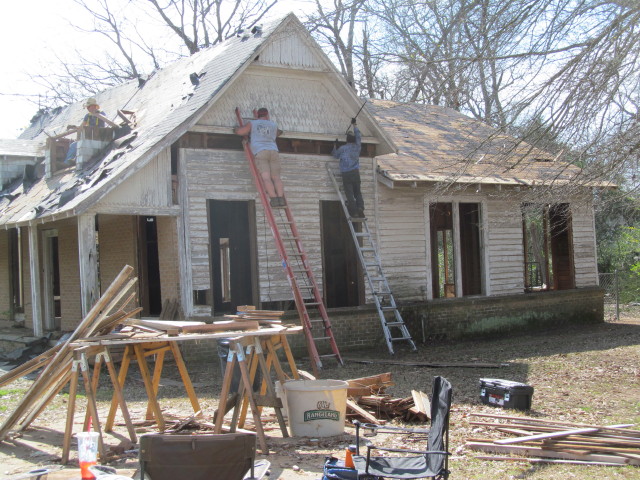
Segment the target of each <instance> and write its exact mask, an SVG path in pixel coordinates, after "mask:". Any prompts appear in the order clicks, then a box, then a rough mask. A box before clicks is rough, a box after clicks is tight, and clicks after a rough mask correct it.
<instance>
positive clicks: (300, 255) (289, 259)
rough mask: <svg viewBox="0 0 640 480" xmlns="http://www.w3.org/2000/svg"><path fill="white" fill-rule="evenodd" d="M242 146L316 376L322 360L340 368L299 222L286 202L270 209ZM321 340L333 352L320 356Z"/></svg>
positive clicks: (250, 157) (246, 143) (249, 154)
mask: <svg viewBox="0 0 640 480" xmlns="http://www.w3.org/2000/svg"><path fill="white" fill-rule="evenodd" d="M236 117H237V118H238V124H239V125H240V126H241V127H242V126H243V125H244V123H243V121H242V116H241V115H240V109H239V108H237V107H236ZM242 143H243V145H244V152H245V154H246V155H247V160H249V169H250V170H251V174H252V175H253V180H254V181H255V184H256V188H257V190H258V193H259V194H260V200H261V201H262V206H263V207H264V213H265V215H266V217H267V221H268V222H269V226H270V227H271V233H272V234H273V238H274V240H275V241H276V247H277V248H278V253H279V254H280V258H281V259H282V266H283V268H284V271H285V273H286V275H287V279H288V280H289V285H290V286H291V291H292V292H293V298H294V300H295V302H296V308H297V310H298V316H299V317H300V323H301V324H302V327H303V331H304V334H305V339H306V341H307V350H308V351H309V355H310V356H311V360H312V368H313V370H314V373H316V374H317V372H318V370H319V369H321V368H322V358H323V357H334V358H335V359H336V360H337V361H338V363H339V364H340V365H343V361H342V357H341V356H340V352H339V351H338V345H337V344H336V340H335V337H334V336H333V330H332V328H331V322H330V321H329V316H328V315H327V309H326V307H325V305H324V302H323V300H322V295H320V290H319V289H318V285H317V283H316V280H315V278H314V276H313V272H312V271H311V267H310V266H309V262H308V259H307V254H306V253H305V251H304V248H303V247H302V240H301V239H300V235H299V234H298V228H297V227H296V222H295V221H294V219H293V214H292V213H291V209H290V208H289V202H285V206H283V207H272V206H271V203H270V199H269V196H268V195H267V193H266V191H265V189H264V185H263V184H262V177H261V176H260V172H259V171H258V168H257V167H256V161H255V158H254V156H253V153H252V152H251V148H250V147H249V141H248V137H246V136H245V137H244V140H243V142H242ZM274 210H275V211H277V212H278V216H277V217H276V215H274ZM283 212H284V215H283ZM281 232H283V233H281ZM303 290H304V293H303ZM312 307H313V308H316V309H317V310H318V313H319V314H320V319H313V320H312V319H311V318H310V317H309V311H308V309H309V308H312ZM314 324H315V325H316V326H320V327H321V329H322V334H321V335H320V336H315V337H314V336H313V332H314V330H315V331H316V332H318V328H317V327H316V328H315V329H314ZM320 341H328V342H329V345H330V347H331V351H332V352H333V353H330V354H326V355H319V354H318V348H317V345H316V342H320Z"/></svg>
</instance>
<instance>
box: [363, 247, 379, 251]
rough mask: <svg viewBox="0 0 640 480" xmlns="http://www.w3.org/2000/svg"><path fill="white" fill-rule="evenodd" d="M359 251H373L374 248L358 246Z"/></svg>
mask: <svg viewBox="0 0 640 480" xmlns="http://www.w3.org/2000/svg"><path fill="white" fill-rule="evenodd" d="M360 251H361V252H375V251H376V249H375V248H371V247H362V248H360Z"/></svg>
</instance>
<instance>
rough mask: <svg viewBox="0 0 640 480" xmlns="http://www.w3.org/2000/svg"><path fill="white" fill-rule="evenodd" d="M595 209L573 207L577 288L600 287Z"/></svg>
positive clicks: (580, 204)
mask: <svg viewBox="0 0 640 480" xmlns="http://www.w3.org/2000/svg"><path fill="white" fill-rule="evenodd" d="M593 218H594V217H593V207H592V205H591V204H584V203H579V202H576V203H574V204H572V206H571V226H572V232H573V258H574V269H575V281H576V287H578V288H580V287H587V286H593V285H598V265H597V261H596V258H597V252H596V242H595V231H594V223H593V222H594V220H593Z"/></svg>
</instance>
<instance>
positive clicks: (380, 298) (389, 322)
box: [327, 164, 416, 355]
mask: <svg viewBox="0 0 640 480" xmlns="http://www.w3.org/2000/svg"><path fill="white" fill-rule="evenodd" d="M327 171H328V172H329V177H330V178H331V181H332V182H333V186H334V187H335V189H336V193H337V194H338V197H339V198H340V203H341V204H342V211H343V212H344V215H345V217H346V218H347V219H349V220H350V221H348V222H347V223H348V224H349V230H350V231H351V236H352V237H353V242H354V244H355V246H356V250H357V251H358V258H359V259H360V265H362V270H363V271H364V273H365V276H366V277H367V282H368V285H369V289H370V290H371V293H372V295H373V299H374V301H375V303H376V308H377V309H378V317H380V324H381V325H382V331H383V333H384V339H385V341H386V342H387V348H388V349H389V353H390V354H391V355H393V354H394V348H393V346H394V343H395V342H407V343H408V344H409V346H410V347H411V350H412V351H416V344H415V343H414V342H413V339H412V338H411V334H410V333H409V330H408V329H407V325H406V324H405V323H404V320H403V319H402V315H400V311H399V310H398V307H397V305H396V300H395V298H394V297H393V293H391V288H390V287H389V282H387V277H386V276H385V274H384V271H383V270H382V262H380V256H379V255H378V250H377V248H376V246H375V243H374V242H373V237H372V236H371V231H370V230H369V225H368V224H367V219H366V218H351V217H350V216H349V210H348V209H347V202H346V199H345V197H344V195H343V192H342V188H341V185H340V184H339V183H338V180H337V179H336V176H335V174H334V172H333V170H332V168H331V165H329V164H327ZM354 224H360V225H362V229H361V231H360V232H357V231H356V229H355V227H354Z"/></svg>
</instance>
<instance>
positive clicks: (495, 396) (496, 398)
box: [480, 378, 533, 410]
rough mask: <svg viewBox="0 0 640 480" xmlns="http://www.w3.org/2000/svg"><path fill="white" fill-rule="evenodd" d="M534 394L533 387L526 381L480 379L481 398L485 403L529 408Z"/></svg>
mask: <svg viewBox="0 0 640 480" xmlns="http://www.w3.org/2000/svg"><path fill="white" fill-rule="evenodd" d="M532 396H533V387H532V386H531V385H527V384H525V383H519V382H512V381H510V380H500V379H498V378H481V379H480V399H481V400H482V403H484V404H485V405H493V406H496V407H503V408H515V409H518V410H529V409H530V408H531V397H532Z"/></svg>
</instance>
